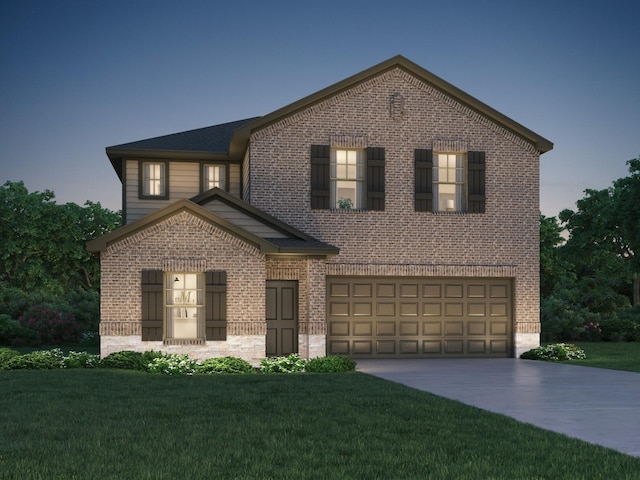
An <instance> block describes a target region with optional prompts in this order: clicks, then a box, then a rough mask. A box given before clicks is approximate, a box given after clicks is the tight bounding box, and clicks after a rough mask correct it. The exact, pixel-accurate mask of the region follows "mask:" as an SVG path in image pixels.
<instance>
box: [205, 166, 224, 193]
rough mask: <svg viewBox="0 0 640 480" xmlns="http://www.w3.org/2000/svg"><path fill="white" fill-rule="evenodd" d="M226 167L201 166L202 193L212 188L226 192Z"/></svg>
mask: <svg viewBox="0 0 640 480" xmlns="http://www.w3.org/2000/svg"><path fill="white" fill-rule="evenodd" d="M226 171H227V169H226V167H225V166H224V165H203V167H202V191H203V192H206V191H207V190H211V189H212V188H221V189H222V190H226Z"/></svg>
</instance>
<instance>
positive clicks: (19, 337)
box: [0, 314, 42, 347]
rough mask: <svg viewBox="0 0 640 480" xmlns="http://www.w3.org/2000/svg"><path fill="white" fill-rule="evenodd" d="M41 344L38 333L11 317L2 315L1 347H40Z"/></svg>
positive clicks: (0, 316) (0, 318) (0, 327)
mask: <svg viewBox="0 0 640 480" xmlns="http://www.w3.org/2000/svg"><path fill="white" fill-rule="evenodd" d="M41 344H42V342H41V341H40V335H38V332H36V331H35V330H31V329H29V328H26V327H24V326H23V325H22V324H21V323H20V322H19V321H17V320H14V319H12V318H11V317H10V316H9V315H4V314H0V345H11V346H12V347H27V346H28V347H38V346H40V345H41Z"/></svg>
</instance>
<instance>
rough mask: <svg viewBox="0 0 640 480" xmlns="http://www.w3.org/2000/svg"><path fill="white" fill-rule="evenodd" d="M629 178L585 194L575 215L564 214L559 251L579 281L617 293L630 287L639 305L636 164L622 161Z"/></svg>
mask: <svg viewBox="0 0 640 480" xmlns="http://www.w3.org/2000/svg"><path fill="white" fill-rule="evenodd" d="M627 164H628V165H629V171H630V173H631V175H630V176H629V177H625V178H621V179H618V180H616V181H615V182H614V183H613V186H612V187H610V188H608V189H604V190H591V189H588V190H586V191H585V194H586V196H585V197H584V198H582V199H581V200H578V202H577V203H576V206H577V207H578V208H577V210H576V211H575V212H574V211H572V210H563V211H562V212H560V215H559V217H560V220H561V221H562V222H563V223H564V227H565V228H566V229H567V230H568V231H569V239H568V241H567V243H566V245H565V246H564V248H563V253H564V255H565V258H570V259H571V262H572V263H573V264H574V265H575V273H576V275H577V276H578V278H579V279H582V278H592V279H597V283H599V284H600V286H601V288H605V287H610V288H613V289H615V290H617V291H618V292H620V291H624V289H625V286H628V285H631V284H633V288H632V290H633V294H632V297H633V299H634V303H635V304H638V303H639V302H640V290H639V289H640V281H639V278H638V277H639V272H640V259H639V258H638V255H635V252H638V251H640V236H639V235H640V159H635V160H630V161H629V162H627Z"/></svg>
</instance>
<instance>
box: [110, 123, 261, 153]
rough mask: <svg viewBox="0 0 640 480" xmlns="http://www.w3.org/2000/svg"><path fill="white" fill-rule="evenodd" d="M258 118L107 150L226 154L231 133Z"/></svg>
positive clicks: (155, 138)
mask: <svg viewBox="0 0 640 480" xmlns="http://www.w3.org/2000/svg"><path fill="white" fill-rule="evenodd" d="M258 118H260V117H253V118H247V119H244V120H237V121H235V122H229V123H223V124H220V125H213V126H211V127H204V128H197V129H195V130H188V131H186V132H180V133H172V134H170V135H163V136H161V137H154V138H148V139H146V140H138V141H136V142H130V143H123V144H121V145H114V146H112V147H107V150H111V149H114V150H115V149H117V150H177V151H182V152H188V151H193V152H225V153H226V152H228V151H229V144H230V143H231V137H232V135H233V131H234V130H235V129H236V128H239V127H241V126H243V125H245V124H247V123H249V122H251V121H253V120H256V119H258Z"/></svg>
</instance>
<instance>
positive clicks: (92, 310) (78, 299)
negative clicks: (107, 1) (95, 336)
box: [64, 288, 100, 332]
mask: <svg viewBox="0 0 640 480" xmlns="http://www.w3.org/2000/svg"><path fill="white" fill-rule="evenodd" d="M64 300H65V302H66V304H67V305H68V309H69V310H70V311H72V312H73V314H74V315H75V317H76V320H77V321H78V323H80V324H81V325H82V326H83V330H85V331H90V332H97V331H98V323H100V294H99V293H98V292H96V291H93V290H91V291H89V290H83V289H81V288H78V289H75V290H70V291H69V292H67V293H66V294H65V296H64Z"/></svg>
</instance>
